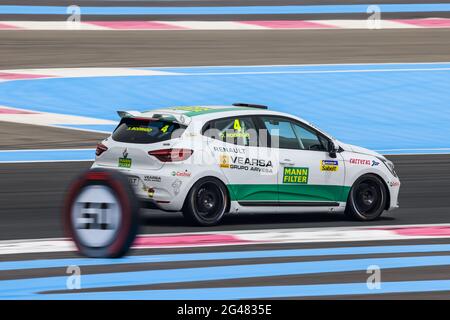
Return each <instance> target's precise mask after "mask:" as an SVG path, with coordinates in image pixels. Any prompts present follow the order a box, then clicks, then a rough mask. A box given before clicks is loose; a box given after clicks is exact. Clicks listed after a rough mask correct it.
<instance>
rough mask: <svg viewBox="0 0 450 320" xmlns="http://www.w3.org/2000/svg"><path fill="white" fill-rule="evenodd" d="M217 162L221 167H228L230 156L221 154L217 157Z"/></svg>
mask: <svg viewBox="0 0 450 320" xmlns="http://www.w3.org/2000/svg"><path fill="white" fill-rule="evenodd" d="M219 163H220V167H221V168H229V167H230V156H229V155H228V154H224V153H223V154H221V155H220V158H219Z"/></svg>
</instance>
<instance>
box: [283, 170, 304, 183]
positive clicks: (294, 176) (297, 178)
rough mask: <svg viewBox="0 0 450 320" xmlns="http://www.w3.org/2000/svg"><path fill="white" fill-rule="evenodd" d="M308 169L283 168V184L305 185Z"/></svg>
mask: <svg viewBox="0 0 450 320" xmlns="http://www.w3.org/2000/svg"><path fill="white" fill-rule="evenodd" d="M308 177H309V168H301V167H285V168H284V170H283V183H299V184H307V183H308Z"/></svg>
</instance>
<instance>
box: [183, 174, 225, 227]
mask: <svg viewBox="0 0 450 320" xmlns="http://www.w3.org/2000/svg"><path fill="white" fill-rule="evenodd" d="M227 204H228V194H227V190H226V187H225V186H224V184H223V183H222V182H220V181H219V180H218V179H215V178H210V177H208V178H203V179H200V180H199V181H197V182H196V183H195V184H194V186H193V187H192V189H191V190H190V191H189V194H188V196H187V198H186V203H185V206H184V208H183V215H184V217H185V218H186V219H188V220H189V221H190V222H191V223H194V224H197V225H202V226H212V225H216V224H218V223H219V222H220V221H221V220H222V218H223V216H224V214H225V212H226V209H227Z"/></svg>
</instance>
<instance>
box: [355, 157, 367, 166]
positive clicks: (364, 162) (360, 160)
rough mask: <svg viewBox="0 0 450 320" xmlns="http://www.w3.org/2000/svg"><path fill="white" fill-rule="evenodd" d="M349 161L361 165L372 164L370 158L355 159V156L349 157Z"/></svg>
mask: <svg viewBox="0 0 450 320" xmlns="http://www.w3.org/2000/svg"><path fill="white" fill-rule="evenodd" d="M350 163H351V164H361V165H365V166H370V165H371V164H372V162H371V161H370V160H366V159H356V158H351V159H350Z"/></svg>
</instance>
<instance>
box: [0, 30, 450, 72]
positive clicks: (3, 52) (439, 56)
mask: <svg viewBox="0 0 450 320" xmlns="http://www.w3.org/2000/svg"><path fill="white" fill-rule="evenodd" d="M0 40H1V41H0V56H1V58H2V59H0V68H1V69H17V68H50V67H54V68H57V67H61V68H63V67H137V66H140V67H143V66H199V65H270V64H315V63H319V64H320V63H378V62H383V63H389V62H399V63H402V62H442V61H448V55H449V52H450V29H408V30H339V31H336V30H314V31H312V30H311V31H306V30H301V31H298V30H269V31H260V30H256V31H147V32H146V31H114V32H104V31H0ZM30 48H32V49H31V50H30Z"/></svg>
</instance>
